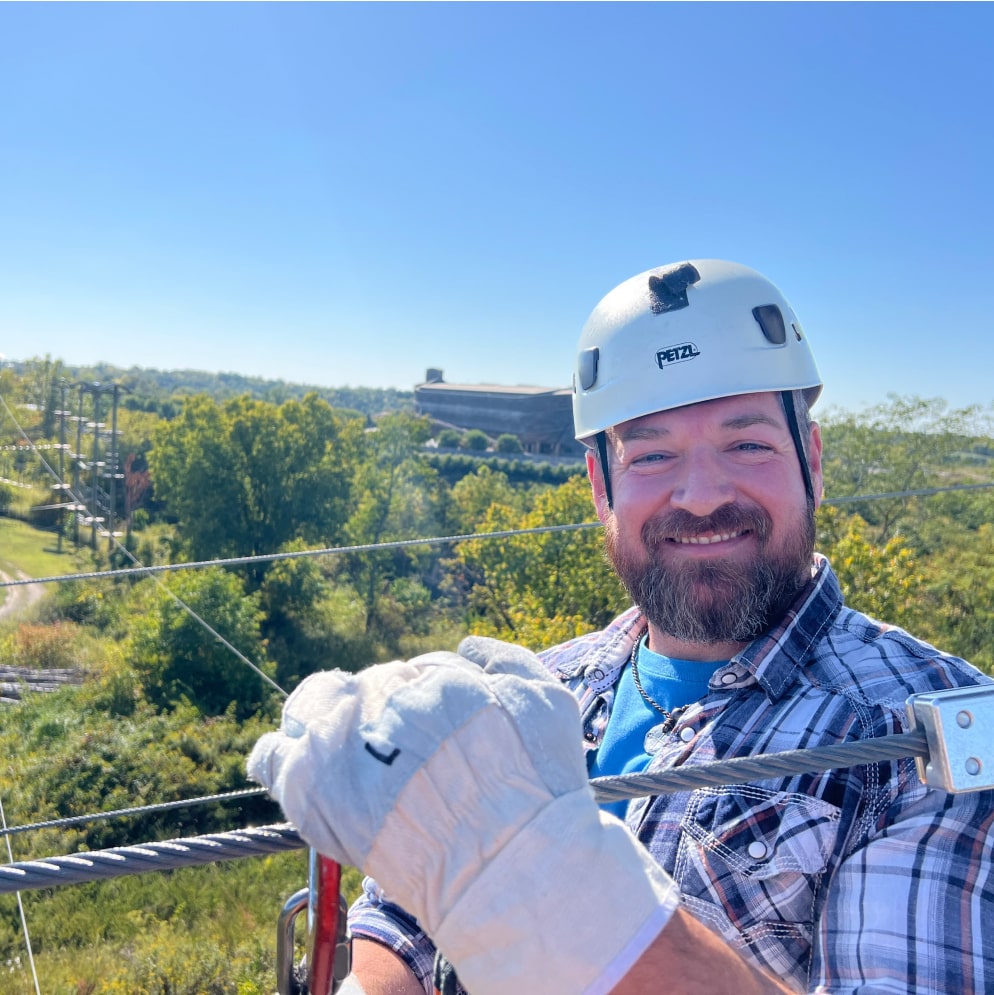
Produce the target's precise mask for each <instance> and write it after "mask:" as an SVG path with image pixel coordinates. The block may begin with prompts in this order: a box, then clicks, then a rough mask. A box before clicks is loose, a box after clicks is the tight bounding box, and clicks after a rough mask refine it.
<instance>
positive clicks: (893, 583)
mask: <svg viewBox="0 0 994 995" xmlns="http://www.w3.org/2000/svg"><path fill="white" fill-rule="evenodd" d="M867 531H868V529H867V525H866V522H864V521H863V519H862V518H860V517H859V515H847V514H845V513H844V512H843V511H841V510H840V509H838V508H833V507H824V506H823V507H822V508H821V509H820V510H819V512H818V549H819V550H820V551H821V552H823V553H824V554H825V555H826V556H827V557H828V559H829V560H830V561H831V564H832V568H833V569H834V570H835V573H836V576H837V577H838V578H839V583H840V585H841V587H842V591H843V594H844V595H845V598H846V603H847V604H848V605H850V606H851V607H852V608H856V609H858V610H859V611H861V612H865V613H866V614H867V615H870V616H872V617H873V618H877V619H880V620H881V621H884V622H888V623H890V624H892V625H900V626H902V627H904V628H906V629H914V628H915V626H916V622H917V621H918V618H919V611H918V603H919V600H920V598H921V596H922V594H923V592H924V576H923V574H922V571H921V569H920V567H919V565H918V562H917V559H916V557H915V554H914V552H913V551H912V550H911V549H910V548H909V546H908V544H907V542H906V541H905V540H904V538H903V537H901V536H893V537H892V538H890V539H888V540H887V541H886V542H884V543H881V544H874V543H873V542H871V541H870V540H869V539H867V538H866V532H867Z"/></svg>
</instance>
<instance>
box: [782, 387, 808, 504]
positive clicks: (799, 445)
mask: <svg viewBox="0 0 994 995" xmlns="http://www.w3.org/2000/svg"><path fill="white" fill-rule="evenodd" d="M780 405H781V407H782V408H783V413H784V417H785V418H786V419H787V428H788V429H789V430H790V437H791V438H792V439H793V440H794V448H795V449H796V450H797V458H798V459H799V460H800V461H801V476H802V477H803V478H804V490H805V491H806V492H807V495H808V500H809V501H810V502H811V503H812V504H814V501H815V490H814V485H813V484H812V482H811V468H810V467H809V466H808V455H807V449H805V447H804V443H803V441H802V440H801V428H800V426H799V425H798V423H797V411H796V409H795V408H794V393H793V391H790V390H782V391H780Z"/></svg>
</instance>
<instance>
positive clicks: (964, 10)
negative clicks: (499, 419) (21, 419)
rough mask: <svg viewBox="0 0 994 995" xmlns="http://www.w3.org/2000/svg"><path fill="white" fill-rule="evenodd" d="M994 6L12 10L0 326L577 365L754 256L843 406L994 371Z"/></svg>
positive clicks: (10, 341)
mask: <svg viewBox="0 0 994 995" xmlns="http://www.w3.org/2000/svg"><path fill="white" fill-rule="evenodd" d="M992 34H994V7H992V6H991V5H989V4H910V5H904V4H825V5H822V4H814V3H812V4H796V5H795V4H770V5H765V4H760V5H754V4H749V3H741V4H731V5H725V4H687V5H684V4H660V5H655V4H636V5H627V4H605V5H601V4H579V5H573V4H568V3H563V4H552V5H543V4H523V5H522V4H498V5H489V4H469V5H462V4H444V5H431V4H425V5H420V4H418V5H404V4H370V5H366V4H331V5H324V4H302V5H297V4H266V3H260V4H249V5H242V4H237V3H233V4H216V5H215V4H163V5H159V4H107V5H103V4H85V3H82V4H67V5H63V4H0V94H2V96H0V352H2V353H4V354H6V355H7V356H8V357H9V358H14V359H26V358H29V357H32V356H43V355H46V354H49V355H51V356H52V357H53V358H60V359H63V360H64V361H66V362H67V363H70V364H91V363H94V362H97V361H101V360H103V361H107V362H111V363H114V364H116V365H119V366H131V365H138V366H146V367H150V366H154V367H159V368H164V369H177V368H187V367H188V368H195V369H203V370H218V371H233V372H238V373H244V374H248V375H258V376H266V377H276V378H283V379H286V380H290V381H296V382H305V383H314V384H321V385H326V386H344V385H352V386H359V385H363V386H395V387H401V388H405V389H407V388H410V387H411V386H412V385H413V384H414V383H416V382H418V381H419V380H420V379H421V378H422V376H423V374H424V370H425V368H426V367H428V366H440V367H442V368H443V369H444V370H445V374H446V379H447V380H449V381H452V382H459V381H464V382H471V383H505V384H541V385H549V386H565V385H566V384H567V383H568V381H569V377H570V370H571V364H572V353H573V348H574V345H575V343H576V339H577V336H578V334H579V330H580V328H581V326H582V324H583V322H584V320H585V318H586V315H587V314H588V312H589V311H590V310H591V308H592V307H593V305H594V304H595V303H596V302H597V300H598V299H599V298H600V297H601V296H603V294H605V293H606V292H607V291H608V290H610V289H611V287H613V286H614V285H616V284H617V283H619V282H621V281H622V280H624V279H626V278H627V277H629V276H631V275H633V274H635V273H638V272H641V271H642V270H645V269H648V268H650V267H652V266H656V265H660V264H662V263H665V262H670V261H674V260H679V259H686V258H693V257H709V256H710V257H720V258H729V259H734V260H737V261H739V262H743V263H746V264H748V265H751V266H754V267H755V268H757V269H759V270H761V271H763V272H764V273H765V274H766V275H767V276H769V277H770V278H771V279H773V280H774V281H775V282H776V283H777V284H778V285H779V286H780V287H781V289H782V290H783V291H784V292H785V293H786V295H787V296H788V297H789V298H790V299H791V301H792V303H793V304H794V306H795V309H796V310H797V311H798V313H799V314H800V316H801V319H802V321H803V323H804V326H805V328H806V330H807V332H808V335H809V337H810V339H811V341H812V344H813V346H814V348H815V350H816V354H817V357H818V362H819V366H820V368H821V372H822V374H823V376H824V378H825V380H826V383H827V387H826V391H825V394H824V398H825V402H824V403H827V404H829V405H833V406H838V407H843V408H850V409H860V408H862V407H863V406H865V405H867V404H873V403H877V402H880V401H882V400H884V399H885V398H886V395H887V394H888V393H889V392H897V393H901V394H918V395H921V396H924V397H944V398H946V399H947V400H948V401H949V402H950V403H951V404H952V405H953V406H956V407H960V406H965V405H967V404H981V405H984V406H987V405H990V404H991V401H992V399H994V385H992V380H991V377H992V369H994V362H992V360H994V344H992V331H994V328H992V326H994V322H992V320H991V305H992V302H994V277H992V274H994V191H992V184H994V138H992V134H994V128H992V113H991V108H992V106H994V73H992V71H991V37H992Z"/></svg>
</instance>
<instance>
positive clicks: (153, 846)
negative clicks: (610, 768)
mask: <svg viewBox="0 0 994 995" xmlns="http://www.w3.org/2000/svg"><path fill="white" fill-rule="evenodd" d="M927 756H928V744H927V742H926V738H925V733H924V732H921V731H920V730H919V731H915V732H907V733H899V734H896V735H893V736H882V737H881V738H879V739H873V740H864V741H861V742H856V743H840V744H838V745H834V746H820V747H813V748H812V749H809V750H789V751H786V752H783V753H770V754H764V755H761V756H755V757H736V758H734V759H732V760H719V761H715V762H712V763H707V764H700V765H697V766H693V767H681V768H676V769H673V770H667V771H660V772H658V773H652V774H620V775H618V776H616V777H598V778H594V779H593V780H592V781H591V782H590V784H591V788H592V789H593V794H594V799H595V800H596V801H597V802H607V801H623V800H627V799H629V798H639V797H642V796H644V795H658V794H669V793H673V792H677V791H691V790H694V789H696V788H708V787H716V786H721V785H726V784H746V783H750V782H753V781H757V780H764V779H767V778H772V777H782V776H784V775H789V774H807V773H821V772H823V771H826V770H832V769H834V768H837V767H853V766H856V765H859V764H866V763H877V762H880V761H884V760H900V759H903V758H905V757H927ZM264 793H265V792H264V790H263V789H262V788H258V789H250V790H249V791H247V792H241V793H239V792H232V793H230V794H229V795H228V796H226V797H232V796H233V795H235V794H241V795H246V794H264ZM219 797H220V796H219ZM195 800H196V801H209V800H211V799H210V798H206V799H195ZM152 807H153V806H148V807H147V808H146V810H147V809H149V808H152ZM122 811H126V812H127V813H128V814H132V813H133V812H137V811H142V809H134V810H122ZM108 814H113V813H108ZM75 821H79V820H78V819H77V820H75ZM62 822H63V820H56V821H55V822H53V823H45V824H43V825H46V826H49V825H55V824H58V823H62ZM40 825H42V824H39V825H38V826H36V827H32V826H23V827H16V828H15V829H12V830H9V831H8V832H17V831H23V830H27V829H31V828H40ZM304 846H306V844H305V843H304V841H303V840H301V839H300V837H299V835H298V834H297V832H296V830H295V829H294V828H293V827H292V826H289V825H286V824H280V825H273V826H262V827H259V828H257V829H240V830H233V831H231V832H227V833H212V834H208V835H206V836H196V837H191V838H187V839H177V840H167V841H165V842H161V843H141V844H137V845H134V846H124V847H112V848H111V849H108V850H91V851H86V852H83V853H77V854H69V855H65V856H59V857H47V858H43V859H40V860H26V861H21V862H18V863H13V864H8V865H6V866H4V865H0V894H3V893H7V892H14V891H30V890H32V889H37V888H50V887H53V886H56V885H66V884H82V883H84V882H88V881H100V880H105V879H106V878H112V877H123V876H126V875H129V874H144V873H146V872H148V871H165V870H175V869H176V868H179V867H190V866H194V865H200V864H208V863H213V862H214V861H221V860H234V859H237V858H239V857H256V856H261V855H263V854H268V853H280V852H283V851H285V850H295V849H299V848H301V847H304Z"/></svg>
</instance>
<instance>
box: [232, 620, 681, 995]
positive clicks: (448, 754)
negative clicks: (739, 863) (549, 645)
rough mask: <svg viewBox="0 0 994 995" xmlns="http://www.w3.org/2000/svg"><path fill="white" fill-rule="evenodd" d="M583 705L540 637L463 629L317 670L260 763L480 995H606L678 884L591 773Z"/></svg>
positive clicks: (269, 738) (270, 780) (320, 839)
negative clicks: (380, 656)
mask: <svg viewBox="0 0 994 995" xmlns="http://www.w3.org/2000/svg"><path fill="white" fill-rule="evenodd" d="M580 742H581V728H580V719H579V713H578V710H577V706H576V701H575V699H574V698H573V696H572V694H570V692H569V691H567V690H566V689H565V688H563V687H562V686H560V685H559V683H558V682H557V681H555V680H554V679H553V678H551V677H550V676H549V675H548V674H547V673H546V671H545V669H544V668H543V667H542V665H541V663H540V662H539V661H538V659H537V658H536V657H535V656H534V655H533V654H531V653H529V652H528V651H527V650H524V649H522V648H520V647H517V646H511V645H509V644H507V643H501V642H498V641H496V640H492V639H475V638H471V639H466V640H464V641H463V643H462V644H461V645H460V647H459V655H457V654H455V653H429V654H427V655H425V656H421V657H417V658H416V659H414V660H411V661H410V662H407V663H401V662H397V663H388V664H381V665H379V666H375V667H370V668H368V669H367V670H364V671H362V672H360V673H358V674H347V673H342V672H338V671H330V672H326V673H321V674H314V675H312V676H311V677H308V678H307V679H306V680H305V681H304V682H303V683H301V685H300V686H299V687H298V688H297V689H296V690H295V691H294V692H293V694H292V695H291V696H290V698H289V699H288V700H287V702H286V704H285V705H284V709H283V723H282V726H281V728H280V731H279V732H275V733H267V734H266V735H265V736H263V737H262V738H261V739H260V740H259V742H258V743H256V745H255V748H254V749H253V750H252V754H251V756H250V757H249V761H248V770H249V776H250V777H252V778H253V779H254V780H256V781H258V782H260V783H261V784H263V785H265V787H266V788H267V789H268V790H269V792H270V794H271V795H272V796H273V797H274V798H275V799H276V800H277V801H278V802H279V803H280V805H281V806H282V808H283V811H284V812H285V813H286V815H287V817H288V818H289V819H290V821H291V822H293V823H294V824H295V825H296V827H297V829H298V830H299V832H300V835H301V836H302V837H303V838H304V839H305V840H306V841H307V842H308V843H309V844H310V845H311V846H313V847H314V848H315V849H317V850H318V851H319V852H321V853H323V854H326V855H327V856H329V857H331V858H333V859H335V860H338V861H340V862H341V863H346V864H352V865H354V866H356V867H359V868H361V869H362V870H363V871H364V872H365V873H367V874H370V875H372V876H373V877H375V878H376V879H377V881H379V882H380V884H382V885H383V887H384V888H385V889H386V891H387V893H388V894H389V896H390V898H391V900H392V901H396V902H398V903H399V904H400V905H402V906H403V907H404V908H406V909H407V910H408V911H409V912H411V913H412V914H413V915H415V916H417V918H418V919H419V921H420V922H421V924H422V926H423V927H424V928H425V930H426V931H427V932H428V934H429V935H430V936H431V937H432V938H433V940H434V941H435V943H436V944H437V946H438V947H439V949H440V950H441V951H442V952H443V953H444V954H445V955H446V957H448V959H449V960H450V961H451V962H452V963H453V964H454V965H455V967H456V970H457V971H458V972H459V978H460V980H461V981H462V983H463V985H464V986H465V987H466V988H467V989H469V990H470V991H471V992H472V993H473V995H490V993H493V995H497V993H500V995H507V993H508V991H509V990H511V989H509V986H511V985H513V986H516V987H515V990H516V991H517V992H518V993H523V992H542V993H549V995H553V993H562V995H579V993H581V992H590V993H594V992H607V991H609V990H610V989H611V988H612V987H614V985H615V984H616V983H617V982H618V981H619V980H620V979H621V977H622V976H623V975H624V974H625V973H626V972H627V971H628V970H629V968H630V967H631V966H632V965H633V964H634V963H635V961H636V960H638V958H639V956H641V954H642V953H643V952H644V950H645V949H646V948H647V947H648V945H649V944H650V943H651V942H652V940H653V939H654V938H655V937H656V935H657V934H658V933H659V931H660V930H661V929H662V928H663V927H664V926H665V924H666V922H667V921H668V920H669V917H670V916H671V915H672V912H673V910H674V909H675V907H676V904H677V902H678V897H679V896H678V893H677V890H676V886H675V885H674V884H673V882H672V880H671V879H670V878H669V877H668V876H667V875H666V874H665V872H664V871H663V870H662V869H661V868H660V867H659V866H658V865H657V864H656V863H655V862H654V861H653V860H652V858H651V857H650V856H649V854H648V853H647V852H646V851H645V850H644V849H643V847H642V846H641V845H640V844H639V843H638V842H637V841H636V840H635V838H634V837H633V836H632V835H631V833H630V832H629V831H628V830H627V829H626V828H625V826H624V825H623V824H622V823H621V822H620V821H618V820H617V819H615V818H613V817H611V816H608V815H606V814H604V813H603V812H601V811H600V809H599V808H598V806H597V804H596V803H595V802H594V800H593V795H592V793H591V790H590V787H589V785H588V783H587V771H586V767H585V764H584V760H583V756H582V749H581V746H580Z"/></svg>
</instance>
